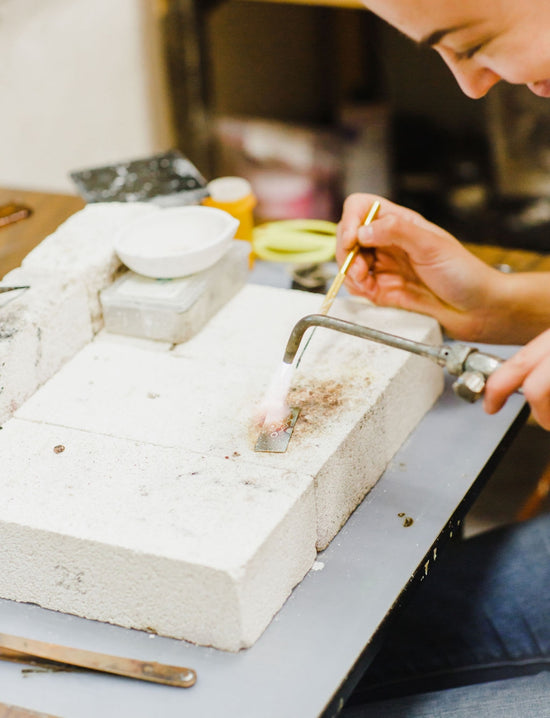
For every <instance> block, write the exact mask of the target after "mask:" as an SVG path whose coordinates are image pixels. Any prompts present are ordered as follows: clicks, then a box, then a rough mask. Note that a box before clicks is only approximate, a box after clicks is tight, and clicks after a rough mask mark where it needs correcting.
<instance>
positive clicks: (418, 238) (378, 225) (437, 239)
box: [357, 213, 458, 265]
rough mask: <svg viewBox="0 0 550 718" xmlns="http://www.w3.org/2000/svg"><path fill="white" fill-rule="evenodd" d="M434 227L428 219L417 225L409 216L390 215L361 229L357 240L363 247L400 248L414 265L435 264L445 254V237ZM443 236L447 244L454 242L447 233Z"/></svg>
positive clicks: (358, 231) (379, 218) (413, 218)
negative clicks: (443, 242)
mask: <svg viewBox="0 0 550 718" xmlns="http://www.w3.org/2000/svg"><path fill="white" fill-rule="evenodd" d="M434 227H435V225H431V224H430V223H429V222H426V221H425V220H422V221H421V222H417V221H416V217H411V216H410V215H409V216H408V215H404V214H402V213H399V214H387V215H385V216H383V217H378V218H377V219H376V220H375V221H374V222H372V223H371V224H369V225H368V226H367V227H359V229H358V230H357V241H358V242H359V244H360V245H361V246H362V247H389V246H393V247H399V249H401V250H402V251H403V252H406V253H407V254H408V256H409V257H410V258H411V260H412V261H413V262H414V263H415V264H418V265H423V264H424V265H425V264H433V263H434V261H435V260H436V259H437V258H438V257H440V256H441V254H442V243H441V238H442V235H441V233H440V232H439V231H438V232H436V231H435V230H434ZM438 229H439V228H438ZM443 236H444V238H445V239H446V240H447V241H450V240H451V239H453V238H452V237H451V235H447V234H446V233H445V234H444V235H443ZM453 241H454V242H456V243H457V244H458V241H457V240H454V239H453Z"/></svg>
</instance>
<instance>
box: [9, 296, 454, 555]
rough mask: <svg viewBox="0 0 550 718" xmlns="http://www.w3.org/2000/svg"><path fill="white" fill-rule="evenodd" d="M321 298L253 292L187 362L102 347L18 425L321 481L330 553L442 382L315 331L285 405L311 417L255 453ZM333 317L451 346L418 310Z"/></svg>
mask: <svg viewBox="0 0 550 718" xmlns="http://www.w3.org/2000/svg"><path fill="white" fill-rule="evenodd" d="M313 301H315V302H318V297H314V296H313V295H311V294H307V293H304V292H288V291H287V290H274V289H267V288H261V287H245V289H243V290H242V291H241V292H240V293H239V294H238V295H237V296H236V297H235V298H234V299H233V300H232V301H231V302H230V303H229V304H228V305H227V306H226V307H225V308H224V309H222V310H221V311H220V312H219V313H218V314H217V315H216V316H215V317H214V318H213V319H212V320H211V321H210V322H209V324H208V325H207V326H206V327H205V329H204V330H203V331H202V332H201V333H200V334H199V335H198V336H197V337H196V338H194V339H192V340H190V341H189V342H188V343H187V344H185V345H181V347H178V353H177V354H176V353H175V352H170V353H161V354H159V353H158V352H156V353H152V352H147V351H139V350H138V349H137V348H133V347H129V346H124V345H120V346H117V345H116V344H111V345H105V344H103V345H101V344H98V343H97V342H94V343H93V344H91V345H89V346H88V347H86V348H85V349H83V350H82V351H81V352H80V353H79V354H78V355H77V356H76V357H75V358H74V359H73V361H72V362H70V364H68V365H67V366H65V367H64V368H63V370H62V371H61V372H59V374H58V375H57V376H56V377H54V378H53V379H52V380H51V381H50V382H49V383H48V385H47V386H45V387H43V388H42V389H41V390H39V391H38V392H37V393H36V394H35V395H34V396H33V397H32V398H31V399H30V400H29V401H28V402H26V404H25V405H24V406H23V407H22V408H21V409H20V410H19V412H18V414H17V416H18V417H20V418H24V419H29V420H32V421H41V422H50V423H53V424H58V425H62V426H68V427H73V428H80V429H84V430H86V431H91V432H96V433H101V434H105V435H109V436H115V437H122V438H126V439H130V440H133V441H142V442H151V443H154V444H158V445H160V446H166V447H180V448H182V449H187V450H189V451H201V452H204V453H206V454H208V455H211V456H217V457H220V456H224V455H226V454H231V453H232V452H234V451H237V452H238V453H239V454H241V455H242V456H244V457H245V458H246V459H247V461H251V462H254V463H257V464H258V465H260V466H270V467H271V466H272V467H275V468H278V469H279V470H281V471H286V470H288V469H290V468H293V469H295V470H296V471H298V472H299V473H300V474H307V475H309V476H311V477H312V478H315V481H316V498H317V503H318V546H319V548H324V547H325V546H326V545H327V543H328V542H329V541H330V539H331V538H332V537H333V536H334V535H335V533H336V532H337V531H338V529H339V528H340V527H341V526H342V524H343V523H344V522H345V521H346V519H347V518H348V516H349V515H350V514H351V512H352V511H353V510H354V509H355V508H356V506H357V505H358V503H359V502H360V501H361V500H362V498H363V497H364V495H365V494H366V493H367V491H368V490H369V489H370V488H371V487H372V486H373V485H374V483H375V482H376V481H377V479H378V478H379V476H380V475H381V473H382V472H383V470H384V468H385V467H386V465H387V464H388V462H389V461H390V459H391V458H392V456H393V455H394V454H395V452H396V451H397V449H398V448H399V447H400V446H401V444H402V443H403V441H404V440H405V438H406V437H407V436H408V434H409V433H410V432H411V431H412V429H413V428H414V427H415V426H416V424H417V423H418V421H420V419H421V418H422V416H423V415H424V413H425V412H426V411H427V410H428V409H429V408H430V407H431V406H432V404H433V403H434V401H435V400H436V398H437V396H438V395H439V394H440V393H441V390H442V387H443V377H442V371H441V369H440V368H439V367H437V366H436V365H435V364H432V363H431V362H430V361H428V360H426V359H422V358H418V357H415V356H413V355H411V354H409V353H408V352H401V351H398V350H395V349H390V348H388V347H385V346H382V345H379V344H375V343H373V342H367V341H365V340H363V339H358V338H357V337H349V336H346V335H343V334H340V333H337V332H332V331H328V330H324V329H320V328H319V329H318V330H317V331H316V333H315V335H314V338H313V340H312V341H311V343H310V345H309V347H308V350H307V352H306V353H305V355H304V358H303V360H302V363H301V365H300V370H299V372H298V373H297V375H296V376H295V377H294V382H293V387H292V390H291V393H290V397H289V400H290V403H291V405H296V406H300V407H301V417H300V419H299V420H298V423H297V424H296V427H295V429H294V433H293V436H292V438H291V440H290V443H289V447H288V450H287V451H286V453H284V454H266V453H257V452H254V450H253V447H254V443H255V438H256V436H257V433H258V426H257V424H256V423H255V422H254V412H255V409H256V408H257V406H258V404H259V402H260V400H261V399H262V397H263V394H264V392H265V389H266V387H267V385H268V383H269V381H270V379H271V377H272V374H273V372H274V371H275V370H276V369H277V367H278V362H277V361H275V362H274V358H273V354H274V353H275V354H277V355H279V356H282V354H283V352H284V347H285V345H286V340H287V338H288V335H289V334H290V331H291V329H292V327H293V325H294V323H295V321H296V320H297V319H298V318H299V317H300V316H303V315H304V314H307V313H310V312H311V311H312V306H311V305H312V302H313ZM334 313H335V314H337V315H339V316H340V317H342V318H347V319H349V320H351V321H356V322H359V323H362V324H365V325H370V326H373V327H375V328H378V329H385V330H387V331H390V332H393V333H394V334H399V335H402V336H407V337H408V338H411V339H416V340H418V341H426V342H428V343H429V342H433V343H437V342H438V341H440V340H441V336H440V332H439V327H438V325H437V323H436V322H435V321H433V320H432V319H429V318H427V317H423V316H420V315H417V314H411V313H408V312H403V311H399V310H392V309H379V308H373V307H371V306H369V305H367V304H366V303H364V302H362V301H357V300H353V299H348V300H339V301H338V302H337V303H336V304H335V305H334ZM271 333H274V334H276V335H277V342H276V343H275V345H272V344H271V343H270V341H269V336H270V334H271ZM253 359H254V360H255V363H253V361H252V360H253ZM83 377H86V380H85V381H83ZM59 397H63V400H62V401H60V400H59Z"/></svg>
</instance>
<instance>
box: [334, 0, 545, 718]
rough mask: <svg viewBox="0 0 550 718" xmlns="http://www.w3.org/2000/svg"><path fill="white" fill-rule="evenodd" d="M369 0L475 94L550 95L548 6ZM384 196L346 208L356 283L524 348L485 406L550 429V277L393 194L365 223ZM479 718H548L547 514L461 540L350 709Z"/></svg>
mask: <svg viewBox="0 0 550 718" xmlns="http://www.w3.org/2000/svg"><path fill="white" fill-rule="evenodd" d="M363 4H364V5H365V6H367V7H368V8H369V9H371V10H372V11H374V12H375V13H376V14H378V15H380V16H381V17H382V18H383V19H385V20H387V21H388V22H389V23H391V24H392V25H394V26H395V27H396V28H398V29H399V30H400V31H401V32H403V33H404V34H405V35H407V36H409V37H410V38H411V39H412V40H413V41H415V42H416V43H420V44H422V45H428V46H431V47H433V48H434V49H435V50H436V51H437V52H438V53H439V54H440V55H441V57H442V58H443V60H444V61H445V63H446V64H447V65H448V66H449V68H450V69H451V71H452V73H453V74H454V76H455V78H456V80H457V82H458V84H459V85H460V87H461V88H462V90H463V91H464V92H465V93H466V94H467V95H468V96H469V97H472V98H479V97H483V96H484V95H485V94H486V93H487V92H488V91H489V90H490V88H491V87H492V86H493V85H495V84H496V83H498V82H499V81H501V80H504V81H507V82H510V83H514V84H524V85H527V87H528V88H529V89H530V90H531V91H532V92H534V93H535V94H537V95H539V96H541V97H547V98H550V1H549V0H484V1H483V2H479V0H363ZM548 111H549V113H550V99H549V106H548ZM374 199H376V198H374V197H373V196H371V195H367V194H355V195H352V196H350V197H349V198H348V199H347V200H346V202H345V205H344V211H343V214H342V218H341V221H340V223H339V227H338V242H337V259H338V261H339V262H342V261H343V259H344V258H345V257H346V255H347V253H348V252H349V250H350V249H351V248H352V247H353V246H355V244H356V243H357V242H359V244H360V245H361V248H362V250H361V253H360V254H359V255H358V256H357V257H356V259H355V260H354V262H353V264H352V265H351V267H350V269H349V272H348V275H347V279H346V282H347V287H348V289H349V290H350V291H351V292H352V293H353V294H358V295H362V296H365V297H367V298H369V299H371V300H372V301H373V302H375V303H376V304H379V305H383V306H394V307H401V308H403V309H407V310H411V311H416V312H421V313H424V314H429V315H431V316H433V317H435V318H436V319H437V320H438V321H439V322H440V323H441V325H442V326H443V328H444V329H445V331H446V332H447V333H448V334H449V335H450V336H452V337H454V338H456V339H461V340H471V341H477V342H490V343H506V344H523V346H522V348H521V349H520V350H519V351H518V352H517V353H516V354H515V355H514V356H513V357H512V358H511V359H509V360H508V361H506V362H505V363H504V364H503V365H502V366H501V367H500V368H499V369H498V370H497V371H496V372H495V373H494V374H493V375H492V376H491V377H490V378H489V380H488V382H487V387H486V392H485V396H484V408H485V410H486V411H487V412H488V413H490V414H492V413H495V412H497V411H498V410H499V409H500V408H501V407H502V406H503V404H504V403H505V401H506V399H507V398H508V397H509V396H510V394H512V393H513V392H514V391H515V390H516V389H518V388H519V387H523V391H524V394H525V397H526V399H527V401H528V402H529V404H530V407H531V410H532V413H533V415H534V417H535V418H536V419H537V421H538V422H539V423H540V425H541V426H542V427H543V428H545V429H548V430H550V274H549V273H531V274H511V275H505V274H503V273H501V272H499V271H498V270H496V269H493V268H491V267H489V266H488V265H486V264H485V263H483V262H482V261H480V260H479V259H477V258H476V257H474V256H473V255H472V254H471V253H470V252H468V251H467V250H466V249H465V248H464V247H463V246H462V245H461V244H460V242H458V241H457V240H456V239H455V238H454V237H452V236H451V235H450V234H448V233H447V232H445V231H444V230H443V229H441V228H440V227H438V226H436V225H434V224H432V223H430V222H428V221H427V220H426V219H424V218H423V217H422V216H420V215H419V214H417V213H416V212H413V211H411V210H408V209H406V208H404V207H400V206H398V205H396V204H393V203H391V202H389V201H385V200H381V207H380V210H379V213H378V215H377V218H376V219H375V220H374V222H373V223H372V224H371V225H370V226H368V227H360V225H361V224H362V221H363V219H364V217H365V215H366V213H367V211H368V209H369V207H370V206H371V204H372V202H373V200H374ZM359 227H360V228H359ZM358 228H359V229H358ZM434 481H436V479H435V478H434ZM479 711H481V712H482V713H483V715H484V717H485V718H492V717H493V716H497V715H498V716H506V717H510V716H514V717H515V716H521V717H522V718H545V717H550V515H548V514H544V515H542V516H539V517H537V518H535V519H532V520H530V521H527V522H523V523H517V524H513V525H511V526H507V527H505V528H501V529H497V530H495V531H491V532H488V533H485V534H482V535H480V536H477V537H475V538H473V539H470V540H467V541H459V542H456V543H455V544H453V545H452V546H450V547H449V548H448V549H447V551H446V552H445V554H444V555H443V556H442V557H440V559H439V561H438V564H437V568H436V569H435V570H434V571H433V572H432V574H430V575H429V576H428V577H427V579H426V580H425V581H424V583H423V584H422V586H421V587H420V588H419V590H418V591H417V593H416V594H414V595H413V597H412V598H411V600H410V602H409V603H408V604H407V606H406V608H405V609H404V610H403V611H402V612H401V614H400V615H399V616H398V617H397V620H396V622H395V623H394V624H393V625H392V626H391V630H390V632H389V634H388V636H387V638H386V640H385V643H384V644H383V646H382V649H381V651H380V653H379V654H378V656H377V658H376V659H375V661H374V663H373V665H372V666H371V667H370V668H369V670H368V671H367V673H366V675H365V676H364V678H363V679H362V681H361V683H360V684H359V686H358V687H357V689H356V691H355V693H354V694H353V695H352V697H351V699H350V701H349V703H348V705H347V706H346V708H345V709H344V711H343V714H342V715H344V716H346V717H349V718H352V717H353V718H356V717H357V718H358V717H359V716H361V718H369V717H371V716H381V717H383V718H398V717H399V718H401V717H402V716H403V717H404V716H407V718H421V717H422V718H428V716H430V717H431V716H433V717H434V718H439V717H441V718H443V716H444V717H445V718H459V717H460V718H462V717H463V716H464V717H465V716H471V715H474V714H476V713H477V712H479Z"/></svg>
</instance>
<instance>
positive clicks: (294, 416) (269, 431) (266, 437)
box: [254, 407, 300, 454]
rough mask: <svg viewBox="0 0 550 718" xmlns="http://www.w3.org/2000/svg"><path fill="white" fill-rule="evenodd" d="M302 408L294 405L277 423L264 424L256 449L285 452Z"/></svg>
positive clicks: (276, 452) (274, 452)
mask: <svg viewBox="0 0 550 718" xmlns="http://www.w3.org/2000/svg"><path fill="white" fill-rule="evenodd" d="M299 414H300V409H297V408H296V407H294V408H293V409H291V410H290V414H289V415H288V416H287V418H286V419H285V420H284V421H282V422H280V423H277V424H275V425H274V424H264V425H263V426H262V431H261V432H260V435H259V436H258V439H257V441H256V446H255V447H254V451H268V452H270V453H272V454H283V453H284V452H285V451H286V450H287V447H288V442H289V441H290V437H291V436H292V432H293V431H294V425H295V424H296V421H297V420H298V415H299Z"/></svg>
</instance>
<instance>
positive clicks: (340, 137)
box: [0, 0, 550, 252]
mask: <svg viewBox="0 0 550 718" xmlns="http://www.w3.org/2000/svg"><path fill="white" fill-rule="evenodd" d="M0 56H1V60H2V61H1V63H0V88H1V92H2V108H3V112H2V113H1V115H0V137H1V141H2V154H1V162H0V185H2V186H7V187H20V188H29V189H33V190H36V189H39V190H44V191H57V192H69V193H71V192H74V191H75V189H74V186H73V185H72V183H71V180H70V178H69V172H71V171H74V170H79V169H80V168H85V167H94V166H98V165H103V164H109V163H115V162H118V161H122V160H129V159H133V158H136V157H144V156H149V155H151V154H153V153H156V152H161V151H165V150H167V149H171V148H178V149H180V150H181V151H183V152H184V154H186V155H187V156H188V157H189V158H190V159H191V160H192V162H194V164H195V165H196V166H197V167H198V169H199V170H200V172H202V174H203V175H204V176H205V177H206V178H207V179H212V178H214V177H216V176H220V175H226V174H238V175H241V176H245V177H247V178H248V179H250V181H251V182H252V185H253V188H254V191H255V193H256V195H257V197H258V200H259V202H258V207H257V214H258V219H281V218H283V219H284V218H287V217H294V216H299V217H305V216H307V217H317V218H327V219H338V216H339V211H340V207H341V203H342V199H343V197H345V196H346V195H347V194H349V193H351V192H353V191H370V192H377V193H381V194H384V195H386V196H390V197H392V198H393V199H395V200H396V201H398V202H401V203H404V204H407V205H409V206H412V207H414V208H416V209H418V210H419V211H421V212H422V213H423V214H425V215H426V216H427V217H429V218H430V219H432V220H434V221H437V222H439V223H440V224H442V225H443V226H445V227H446V228H447V229H449V230H450V231H452V232H454V233H456V234H457V235H458V236H459V237H460V238H461V239H463V240H465V241H468V242H480V243H489V244H497V245H500V246H506V247H519V248H524V249H535V250H537V251H543V252H544V251H547V247H548V239H547V236H548V229H549V226H550V179H549V178H550V172H549V170H550V114H549V113H548V110H547V103H546V102H545V101H544V100H542V99H539V98H536V97H534V96H533V95H531V93H530V92H529V91H528V90H527V89H525V88H522V87H505V86H497V87H496V88H494V89H493V90H492V91H491V92H490V93H489V96H488V97H487V98H485V99H482V100H476V101H474V100H469V99H468V98H466V97H465V96H463V95H462V93H461V92H460V90H459V89H458V87H457V86H456V84H455V81H454V79H453V78H452V77H451V75H450V73H449V71H448V70H447V68H446V67H445V66H444V65H443V63H442V62H441V60H440V59H439V58H438V56H437V55H436V54H435V53H434V52H433V51H429V50H421V49H418V48H417V47H415V45H414V44H413V43H412V42H410V41H409V40H407V39H406V38H404V37H402V36H400V35H399V34H398V33H397V32H396V31H394V30H393V29H392V28H390V27H388V26H387V25H385V24H384V23H382V22H381V21H379V20H378V19H377V18H375V17H374V16H372V15H371V14H370V13H368V12H367V11H365V10H364V9H361V8H360V4H359V2H358V0H301V1H300V0H290V1H287V0H173V1H170V0H118V2H116V3H112V2H109V0H96V2H94V3H93V4H90V3H88V2H85V1H84V0H49V2H48V3H47V4H45V3H43V2H40V0H0Z"/></svg>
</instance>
